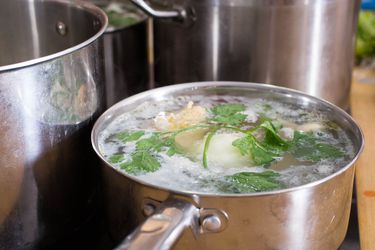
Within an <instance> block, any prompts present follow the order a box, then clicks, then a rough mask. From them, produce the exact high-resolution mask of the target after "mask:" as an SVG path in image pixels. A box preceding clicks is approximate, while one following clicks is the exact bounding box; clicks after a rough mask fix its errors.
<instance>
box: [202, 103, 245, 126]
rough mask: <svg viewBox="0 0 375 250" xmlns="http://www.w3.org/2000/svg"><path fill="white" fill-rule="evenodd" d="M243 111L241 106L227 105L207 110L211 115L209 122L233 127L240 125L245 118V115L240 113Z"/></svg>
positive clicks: (243, 107) (243, 108)
mask: <svg viewBox="0 0 375 250" xmlns="http://www.w3.org/2000/svg"><path fill="white" fill-rule="evenodd" d="M245 109H246V107H245V105H243V104H232V103H228V104H222V105H218V106H215V107H213V108H211V109H210V110H209V111H210V112H211V113H212V114H213V117H212V118H211V119H210V121H212V122H215V123H222V124H227V125H233V126H237V125H240V124H241V123H243V122H244V121H245V120H246V118H247V115H245V114H242V113H241V112H243V111H245Z"/></svg>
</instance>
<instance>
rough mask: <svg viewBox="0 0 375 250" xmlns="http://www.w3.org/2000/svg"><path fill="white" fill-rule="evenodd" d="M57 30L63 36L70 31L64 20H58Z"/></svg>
mask: <svg viewBox="0 0 375 250" xmlns="http://www.w3.org/2000/svg"><path fill="white" fill-rule="evenodd" d="M56 31H57V33H59V34H60V35H62V36H65V35H66V33H68V27H67V26H66V24H65V23H63V22H57V23H56Z"/></svg>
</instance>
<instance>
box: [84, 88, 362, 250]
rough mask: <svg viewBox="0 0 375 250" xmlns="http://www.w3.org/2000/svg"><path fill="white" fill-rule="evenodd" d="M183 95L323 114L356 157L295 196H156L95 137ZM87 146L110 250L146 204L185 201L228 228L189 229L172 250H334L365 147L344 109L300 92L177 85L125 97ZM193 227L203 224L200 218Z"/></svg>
mask: <svg viewBox="0 0 375 250" xmlns="http://www.w3.org/2000/svg"><path fill="white" fill-rule="evenodd" d="M181 94H184V95H191V94H198V95H216V94H231V95H240V96H249V97H257V98H265V99H267V98H272V99H273V100H278V101H282V102H284V103H288V104H291V105H301V106H303V107H304V108H305V109H306V110H314V112H321V113H322V114H325V115H329V117H330V119H332V121H334V122H335V123H337V124H338V125H339V126H340V127H342V128H343V129H344V130H345V131H346V132H347V133H348V135H349V137H350V140H351V141H352V143H353V146H354V152H355V157H354V158H353V160H352V161H351V162H350V163H349V164H348V165H347V166H344V167H343V168H342V169H340V170H339V171H337V172H336V173H334V174H332V175H330V176H328V177H326V178H324V179H321V180H319V181H316V182H312V183H309V184H306V185H303V186H299V187H295V188H289V189H284V190H277V191H271V192H261V193H251V194H217V193H213V194H205V193H199V192H190V191H184V190H175V189H167V188H161V187H159V186H155V185H152V184H149V183H147V182H144V181H142V180H139V179H137V178H136V177H133V176H130V175H127V174H125V173H123V172H120V171H119V170H118V169H116V168H115V167H113V166H111V164H110V163H109V162H107V161H106V160H105V158H104V156H103V155H101V153H100V150H99V147H98V136H99V134H100V132H101V131H102V130H103V129H105V128H106V126H107V124H109V123H110V122H111V121H113V120H114V119H116V117H117V116H118V115H120V114H122V113H124V112H126V111H128V110H131V109H133V108H135V107H136V106H138V105H139V104H141V103H143V102H144V101H145V100H146V99H147V100H155V101H156V100H160V99H163V98H166V97H168V96H178V95H181ZM91 140H92V144H93V147H94V149H95V151H96V152H97V153H98V155H99V156H100V157H101V159H102V160H103V162H104V163H105V165H104V166H103V173H104V180H105V183H106V185H105V193H106V206H107V215H106V216H107V221H108V228H109V230H110V233H111V236H112V237H113V241H114V243H115V244H118V243H119V242H121V241H122V239H123V238H125V236H126V235H128V234H129V233H131V232H132V231H133V230H134V229H135V228H136V227H137V225H139V224H141V223H142V222H144V221H145V219H146V217H145V215H144V213H143V208H144V204H145V202H146V203H147V202H148V201H149V200H154V201H159V202H163V201H165V200H168V199H170V198H171V197H173V198H174V199H181V200H182V201H189V202H191V204H193V205H194V206H195V207H196V208H199V209H200V210H204V209H215V210H218V211H221V212H222V213H223V214H225V217H227V219H228V221H227V222H226V225H225V228H223V230H222V231H220V232H218V233H208V232H207V231H201V230H199V228H198V229H197V228H195V226H194V224H193V225H192V228H193V231H194V232H195V231H197V230H199V231H200V232H202V233H201V234H200V235H198V237H195V236H194V235H195V234H194V233H193V231H192V230H185V231H184V233H183V234H182V236H181V237H180V238H179V239H178V241H177V242H176V243H175V245H174V247H173V249H256V250H258V249H327V250H331V249H337V248H338V247H339V246H340V244H341V243H342V241H343V239H344V237H345V233H346V231H347V227H348V221H349V214H350V207H351V199H352V187H353V177H354V169H355V166H354V163H355V161H356V160H357V158H358V156H359V154H360V153H361V151H362V149H363V145H364V142H363V134H362V132H361V130H360V128H359V127H358V126H357V124H356V123H355V122H354V121H353V120H352V118H351V117H350V116H349V115H348V114H347V113H346V112H345V111H343V110H342V109H339V108H337V107H336V106H334V105H332V104H330V103H327V102H325V101H323V100H321V99H318V98H314V97H312V96H308V95H306V94H303V93H301V92H296V91H293V90H289V89H285V88H280V87H275V86H271V85H264V84H254V83H239V82H203V83H192V84H180V85H174V86H169V87H164V88H159V89H155V90H151V91H147V92H144V93H141V94H138V95H135V96H133V97H129V98H127V99H125V100H123V101H122V102H120V103H118V104H116V105H115V106H113V107H112V108H110V109H109V110H107V111H106V112H105V113H104V114H103V115H102V116H101V117H100V118H99V119H98V120H97V122H96V123H95V125H94V128H93V131H92V135H91ZM154 204H157V202H156V203H154ZM161 206H162V207H163V204H162V205H161ZM198 219H199V220H200V221H201V220H202V219H203V218H198ZM197 224H199V223H197ZM175 240H176V239H175Z"/></svg>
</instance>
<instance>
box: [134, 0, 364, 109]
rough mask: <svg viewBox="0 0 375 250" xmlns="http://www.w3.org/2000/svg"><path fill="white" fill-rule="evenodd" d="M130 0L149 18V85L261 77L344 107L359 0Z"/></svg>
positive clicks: (247, 79) (263, 79) (243, 79)
mask: <svg viewBox="0 0 375 250" xmlns="http://www.w3.org/2000/svg"><path fill="white" fill-rule="evenodd" d="M131 1H132V2H134V3H136V4H137V5H138V6H140V7H141V8H142V9H143V10H145V11H146V12H147V13H149V15H151V16H153V17H154V27H155V31H154V33H155V34H154V37H155V41H154V43H155V82H156V84H159V85H165V84H174V83H182V82H194V81H246V82H262V83H270V84H276V85H281V86H284V87H289V88H294V89H298V90H301V91H304V92H307V93H309V94H311V95H315V96H319V97H321V98H324V99H326V100H328V101H330V102H332V103H334V104H336V105H338V106H340V107H341V108H344V109H348V108H349V90H350V84H351V70H352V64H353V48H354V46H353V45H354V41H355V39H354V37H355V31H356V27H357V16H358V10H359V6H360V0H353V1H349V0H345V1H341V0H287V1H285V0H267V1H265V0H149V1H144V0H131ZM165 19H168V20H165ZM171 20H173V21H171Z"/></svg>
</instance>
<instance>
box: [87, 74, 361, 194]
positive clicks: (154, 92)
mask: <svg viewBox="0 0 375 250" xmlns="http://www.w3.org/2000/svg"><path fill="white" fill-rule="evenodd" d="M205 87H206V88H216V87H219V88H220V87H239V88H240V87H248V88H249V87H251V88H255V89H269V90H276V91H277V93H286V94H294V95H298V96H300V97H301V98H307V99H309V100H313V101H317V102H319V103H322V104H323V105H324V106H325V107H330V108H331V109H333V111H334V112H338V113H339V115H340V116H341V117H343V118H345V119H346V120H347V121H348V122H349V124H350V127H353V128H354V129H355V130H357V131H356V136H357V137H358V142H359V145H360V146H359V148H358V150H356V152H355V156H354V157H353V158H352V160H351V161H350V162H349V163H348V164H346V165H345V166H343V167H342V168H341V169H339V170H338V171H336V172H335V173H333V174H331V175H329V176H327V177H324V178H322V179H319V180H317V181H313V182H309V183H307V184H304V185H300V186H296V187H291V188H285V189H279V190H274V191H265V192H254V193H240V194H235V193H200V192H194V191H183V190H182V191H181V190H178V189H173V188H167V187H162V186H158V185H155V184H152V183H148V182H146V181H143V180H141V179H139V178H137V177H135V176H132V175H129V174H127V173H125V172H124V171H121V170H119V169H117V168H116V167H114V166H113V165H112V164H111V163H110V162H108V161H107V160H106V159H105V158H104V157H103V156H102V154H101V153H100V150H99V148H98V144H97V142H98V133H99V132H100V131H101V130H100V127H101V125H102V124H103V123H104V122H105V121H106V120H108V119H111V118H112V117H113V114H112V113H113V111H114V110H116V109H117V108H120V107H122V106H125V105H126V104H127V103H132V102H135V101H137V100H142V99H145V98H147V97H149V96H151V95H157V93H160V94H161V93H165V92H167V93H168V91H173V90H174V91H178V90H182V89H198V88H205ZM91 145H92V147H93V149H94V151H95V152H96V154H97V155H98V156H99V157H100V159H101V160H102V161H103V162H104V163H105V165H106V166H105V167H109V168H111V169H112V170H113V171H115V172H117V174H119V175H121V176H122V177H124V178H128V179H130V180H132V181H134V182H136V183H138V184H140V185H142V186H145V187H148V188H153V189H158V190H162V191H166V192H170V193H174V194H177V195H183V196H199V197H221V198H238V197H254V196H257V197H259V196H269V195H277V194H285V193H290V192H295V191H298V190H303V189H307V188H312V187H315V186H318V185H320V184H322V183H324V182H328V181H329V180H331V179H334V178H335V177H336V176H339V175H341V174H343V173H344V172H346V171H347V170H348V169H349V168H351V167H353V165H354V163H355V162H356V161H357V160H358V158H359V156H360V154H361V153H362V151H363V148H364V135H363V132H362V129H361V128H360V127H359V125H358V124H357V122H356V121H355V120H354V119H353V118H352V117H351V116H350V115H349V114H348V113H347V112H346V111H344V110H343V109H341V108H340V107H337V106H336V105H334V104H332V103H330V102H328V101H326V100H323V99H321V98H318V97H315V96H311V95H309V94H306V93H304V92H302V91H298V90H294V89H290V88H285V87H280V86H275V85H270V84H263V83H254V82H236V81H201V82H190V83H180V84H174V85H169V86H165V87H159V88H155V89H151V90H147V91H144V92H141V93H139V94H136V95H133V96H130V97H127V98H125V99H124V100H122V101H120V102H118V103H116V104H114V105H113V106H112V107H110V108H109V109H107V110H106V111H105V112H104V113H103V114H102V115H101V116H100V117H99V118H98V119H97V120H96V122H95V124H94V126H93V128H92V130H91Z"/></svg>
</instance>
